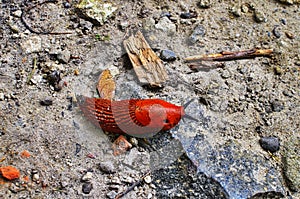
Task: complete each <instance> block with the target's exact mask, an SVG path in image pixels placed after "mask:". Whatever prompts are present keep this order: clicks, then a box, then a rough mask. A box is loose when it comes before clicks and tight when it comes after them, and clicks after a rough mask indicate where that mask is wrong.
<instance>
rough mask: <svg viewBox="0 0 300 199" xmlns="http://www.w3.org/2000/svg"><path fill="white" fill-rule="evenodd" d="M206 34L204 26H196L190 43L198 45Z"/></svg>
mask: <svg viewBox="0 0 300 199" xmlns="http://www.w3.org/2000/svg"><path fill="white" fill-rule="evenodd" d="M205 33H206V30H205V28H204V26H202V25H198V26H196V27H195V29H194V30H193V32H192V34H191V36H190V41H191V42H192V43H196V42H197V41H198V40H199V39H200V38H201V37H204V35H205Z"/></svg>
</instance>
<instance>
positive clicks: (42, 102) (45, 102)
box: [40, 98, 53, 106]
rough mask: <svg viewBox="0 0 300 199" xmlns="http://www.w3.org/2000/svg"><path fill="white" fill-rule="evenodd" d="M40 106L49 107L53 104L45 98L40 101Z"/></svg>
mask: <svg viewBox="0 0 300 199" xmlns="http://www.w3.org/2000/svg"><path fill="white" fill-rule="evenodd" d="M40 104H41V105H42V106H50V105H52V104H53V100H52V99H50V98H46V99H43V100H41V101H40Z"/></svg>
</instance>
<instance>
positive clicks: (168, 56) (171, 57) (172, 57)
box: [160, 50, 176, 61]
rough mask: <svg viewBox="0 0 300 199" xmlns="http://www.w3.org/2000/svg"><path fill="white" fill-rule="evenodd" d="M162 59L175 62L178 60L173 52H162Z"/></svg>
mask: <svg viewBox="0 0 300 199" xmlns="http://www.w3.org/2000/svg"><path fill="white" fill-rule="evenodd" d="M160 58H161V59H162V60H164V61H174V60H176V54H175V53H174V52H173V51H171V50H162V51H161V53H160Z"/></svg>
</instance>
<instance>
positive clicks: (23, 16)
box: [21, 0, 72, 35]
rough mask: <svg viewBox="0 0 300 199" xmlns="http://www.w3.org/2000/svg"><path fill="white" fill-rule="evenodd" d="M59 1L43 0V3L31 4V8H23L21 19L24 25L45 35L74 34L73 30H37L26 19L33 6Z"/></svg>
mask: <svg viewBox="0 0 300 199" xmlns="http://www.w3.org/2000/svg"><path fill="white" fill-rule="evenodd" d="M57 2H58V1H57V0H46V1H43V2H41V3H38V4H36V5H34V6H31V7H29V8H25V9H24V10H22V14H21V21H22V23H23V24H24V26H25V27H26V28H27V29H28V30H29V31H30V32H32V33H35V34H43V35H46V34H50V35H64V34H72V32H52V30H50V31H46V32H45V31H44V32H39V31H37V30H34V29H32V28H31V26H30V25H29V24H28V23H27V21H26V19H25V15H26V13H27V12H29V11H30V10H32V9H33V8H36V7H37V6H40V5H43V4H46V3H57Z"/></svg>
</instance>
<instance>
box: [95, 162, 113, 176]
mask: <svg viewBox="0 0 300 199" xmlns="http://www.w3.org/2000/svg"><path fill="white" fill-rule="evenodd" d="M99 169H100V170H101V171H102V172H104V173H107V174H112V173H116V167H115V165H114V164H113V163H112V162H111V161H107V162H101V163H99Z"/></svg>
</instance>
